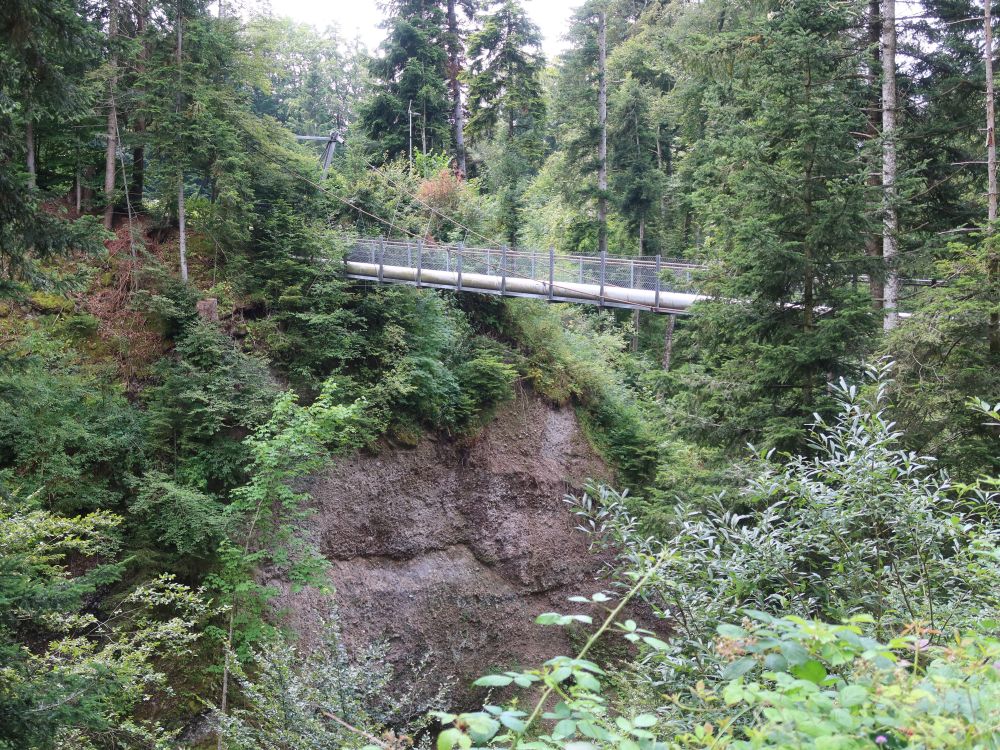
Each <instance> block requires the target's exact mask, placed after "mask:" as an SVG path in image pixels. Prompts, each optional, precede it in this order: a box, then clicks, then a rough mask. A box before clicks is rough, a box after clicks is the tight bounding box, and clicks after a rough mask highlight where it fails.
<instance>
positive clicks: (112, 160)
mask: <svg viewBox="0 0 1000 750" xmlns="http://www.w3.org/2000/svg"><path fill="white" fill-rule="evenodd" d="M117 37H118V0H108V49H109V56H110V57H109V62H110V64H111V76H110V78H109V79H108V143H107V150H106V151H105V152H104V228H105V229H111V225H112V223H113V222H114V218H115V172H116V171H117V170H116V167H115V164H116V157H117V155H118V106H117V104H116V102H115V83H116V82H117V79H118V71H117V68H118V52H117V45H118V41H117Z"/></svg>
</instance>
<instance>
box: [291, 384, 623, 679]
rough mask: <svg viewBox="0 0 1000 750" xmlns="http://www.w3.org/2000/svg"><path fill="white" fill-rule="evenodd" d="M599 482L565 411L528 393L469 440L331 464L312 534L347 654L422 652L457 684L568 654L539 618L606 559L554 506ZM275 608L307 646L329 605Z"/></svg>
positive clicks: (407, 656)
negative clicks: (371, 645) (369, 647)
mask: <svg viewBox="0 0 1000 750" xmlns="http://www.w3.org/2000/svg"><path fill="white" fill-rule="evenodd" d="M607 475H608V470H607V469H606V467H605V466H604V464H603V463H602V462H601V461H600V459H599V458H598V457H597V456H596V455H595V453H594V452H593V450H592V449H591V448H590V446H589V445H588V444H587V442H586V440H585V439H584V437H583V435H582V434H581V431H580V428H579V426H578V424H577V421H576V418H575V415H574V414H573V412H572V411H571V410H569V409H560V408H556V407H553V406H551V405H548V404H547V403H545V402H543V401H542V400H541V399H539V398H538V397H536V396H534V395H531V394H522V395H521V396H520V397H519V398H518V399H517V400H515V401H514V402H512V403H511V404H508V405H507V406H506V407H505V408H504V409H503V410H502V411H501V412H500V413H499V414H498V415H497V417H496V419H495V420H494V421H493V422H492V423H491V424H490V425H489V426H488V427H486V428H485V429H484V430H483V431H482V432H481V433H480V434H479V435H478V436H476V437H475V438H474V439H470V440H465V441H459V442H452V441H447V440H444V439H435V438H433V437H426V438H424V439H423V440H422V441H421V442H420V443H419V444H418V445H417V446H416V447H415V448H409V449H402V448H394V447H385V448H383V449H382V450H381V451H379V453H378V454H377V455H356V456H354V457H352V458H350V459H345V460H341V461H339V462H338V463H337V464H336V465H335V466H334V467H333V468H331V469H330V470H329V471H327V472H326V473H324V474H322V475H320V476H317V477H315V478H314V479H313V481H312V482H311V483H310V486H309V487H308V490H309V492H310V493H311V494H312V496H313V498H314V500H315V504H316V514H315V516H314V517H312V518H311V519H310V522H309V533H310V534H313V535H314V541H315V542H316V543H317V544H318V545H319V547H320V549H321V550H322V552H323V554H324V555H325V556H326V557H327V559H329V561H330V563H331V568H330V583H331V584H332V585H333V587H334V588H335V590H336V595H335V598H336V602H337V609H338V611H339V614H340V619H341V624H342V627H343V631H344V637H345V639H346V641H347V643H348V645H349V646H350V645H361V644H363V643H368V642H371V641H373V640H378V639H386V640H387V641H388V643H389V647H390V658H391V659H392V660H393V662H395V663H397V665H399V666H401V667H402V666H404V665H410V664H412V663H413V662H414V661H416V660H418V659H419V658H420V657H423V656H425V655H428V654H429V655H430V661H431V663H432V664H433V666H434V667H435V673H436V674H437V675H442V676H444V675H448V676H454V677H457V678H458V679H459V680H461V681H467V680H469V679H474V678H475V677H476V676H478V675H480V674H482V673H484V672H485V671H487V670H489V669H490V668H493V667H511V666H516V665H534V664H537V663H540V662H541V661H544V660H545V659H548V658H549V657H551V656H554V655H557V654H561V653H564V652H567V651H568V650H569V648H570V644H568V643H567V642H566V639H567V635H566V634H565V632H564V631H562V630H561V629H559V628H551V627H541V626H538V625H535V624H534V618H535V616H536V615H538V614H539V613H541V612H545V611H551V610H563V611H565V610H567V608H568V606H569V605H567V603H566V598H567V597H568V596H571V595H574V594H590V593H592V592H594V591H597V590H600V589H601V588H602V585H603V583H602V580H601V579H600V578H601V571H602V568H603V563H604V561H603V560H602V559H600V558H598V557H596V556H594V555H592V554H591V553H589V552H588V539H587V537H586V535H585V534H584V533H583V532H581V531H579V530H577V529H576V528H575V521H574V518H573V516H572V514H571V513H570V510H569V508H568V506H567V505H566V503H565V502H563V497H564V495H565V494H566V493H567V492H572V491H576V490H579V489H580V488H581V487H582V486H583V484H584V482H585V481H586V480H587V479H588V478H595V479H601V478H607ZM276 603H277V605H278V606H279V607H280V608H282V609H283V610H284V611H285V613H286V617H287V621H288V624H289V625H290V626H291V627H292V629H293V630H295V631H297V632H298V633H299V634H300V636H301V638H302V639H303V641H304V642H305V645H306V646H308V645H309V644H310V641H311V640H312V638H313V636H314V635H315V633H316V631H317V625H318V622H319V619H320V618H321V617H322V616H323V615H324V614H326V612H327V609H328V606H329V603H328V601H326V600H324V599H323V598H321V597H320V596H318V595H317V594H316V593H314V592H301V593H298V594H292V593H290V592H288V591H287V589H286V592H285V594H284V595H283V596H281V597H280V598H279V600H278V601H277V602H276Z"/></svg>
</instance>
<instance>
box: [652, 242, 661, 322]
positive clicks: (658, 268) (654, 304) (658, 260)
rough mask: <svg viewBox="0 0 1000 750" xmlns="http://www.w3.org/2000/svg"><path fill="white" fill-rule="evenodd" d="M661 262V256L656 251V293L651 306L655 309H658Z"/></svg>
mask: <svg viewBox="0 0 1000 750" xmlns="http://www.w3.org/2000/svg"><path fill="white" fill-rule="evenodd" d="M662 263H663V256H662V255H660V254H659V253H657V255H656V295H655V297H654V298H653V307H654V308H655V309H657V310H659V309H660V265H661V264H662Z"/></svg>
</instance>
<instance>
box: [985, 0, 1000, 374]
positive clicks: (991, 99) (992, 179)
mask: <svg viewBox="0 0 1000 750" xmlns="http://www.w3.org/2000/svg"><path fill="white" fill-rule="evenodd" d="M990 2H991V0H984V2H983V8H984V9H985V13H984V16H983V34H984V36H985V38H986V45H985V46H986V49H985V51H984V53H983V62H984V63H985V64H986V174H987V180H988V187H987V191H988V193H989V194H988V196H987V214H986V219H987V227H986V235H987V242H988V243H989V244H988V252H989V270H988V276H989V281H990V288H991V289H992V290H993V291H994V293H995V291H996V289H997V285H998V283H1000V257H998V254H997V249H996V246H995V244H994V240H993V233H994V225H995V223H996V220H997V140H996V97H995V95H994V89H993V17H992V8H991V7H990ZM989 340H990V353H991V354H1000V311H998V310H997V309H996V308H995V307H994V309H993V310H992V311H991V312H990V322H989Z"/></svg>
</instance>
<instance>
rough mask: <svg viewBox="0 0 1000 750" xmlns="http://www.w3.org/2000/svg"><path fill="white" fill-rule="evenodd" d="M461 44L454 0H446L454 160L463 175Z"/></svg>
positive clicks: (463, 111)
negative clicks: (453, 119)
mask: <svg viewBox="0 0 1000 750" xmlns="http://www.w3.org/2000/svg"><path fill="white" fill-rule="evenodd" d="M461 53H462V45H461V44H460V38H459V31H458V14H457V13H456V12H455V0H448V82H449V84H450V86H451V100H452V104H453V105H454V117H455V162H456V164H457V165H458V171H459V173H460V174H461V175H462V176H463V177H464V176H465V173H466V170H465V110H464V108H463V107H462V84H461V83H459V80H458V74H459V72H461V65H462V59H461Z"/></svg>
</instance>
